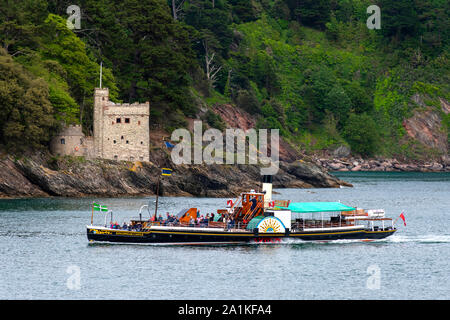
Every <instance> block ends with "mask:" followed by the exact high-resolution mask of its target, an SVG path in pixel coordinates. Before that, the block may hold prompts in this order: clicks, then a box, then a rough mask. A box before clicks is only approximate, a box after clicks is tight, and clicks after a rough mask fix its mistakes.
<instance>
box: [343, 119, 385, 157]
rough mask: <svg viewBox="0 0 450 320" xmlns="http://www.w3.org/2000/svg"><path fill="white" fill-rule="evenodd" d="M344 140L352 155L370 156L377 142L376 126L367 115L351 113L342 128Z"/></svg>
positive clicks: (375, 148) (374, 150)
mask: <svg viewBox="0 0 450 320" xmlns="http://www.w3.org/2000/svg"><path fill="white" fill-rule="evenodd" d="M344 138H345V139H346V141H347V142H348V143H349V144H350V147H351V149H352V151H353V152H354V153H357V154H360V155H362V156H372V155H373V154H374V153H375V152H376V150H377V143H378V141H379V134H378V131H377V125H376V123H375V121H374V120H373V118H372V117H371V116H369V115H368V114H367V113H362V114H354V113H351V114H350V116H349V118H348V120H347V124H346V125H345V128H344Z"/></svg>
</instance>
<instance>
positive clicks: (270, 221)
mask: <svg viewBox="0 0 450 320" xmlns="http://www.w3.org/2000/svg"><path fill="white" fill-rule="evenodd" d="M258 232H261V233H268V232H274V233H278V232H285V227H284V225H283V223H282V222H281V221H280V220H279V219H277V218H275V217H266V218H264V219H263V220H261V222H260V223H259V224H258Z"/></svg>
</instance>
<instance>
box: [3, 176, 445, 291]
mask: <svg viewBox="0 0 450 320" xmlns="http://www.w3.org/2000/svg"><path fill="white" fill-rule="evenodd" d="M339 177H341V178H343V179H344V180H347V181H349V182H351V183H353V184H354V188H341V189H308V190H305V189H302V190H299V189H279V190H276V191H277V192H279V193H280V194H276V195H275V196H274V198H276V199H291V200H293V201H341V202H343V203H346V204H349V205H358V206H359V207H363V208H374V209H377V208H384V209H385V210H386V214H387V215H388V216H390V217H394V218H396V217H397V216H398V215H399V214H400V213H401V212H402V211H404V213H405V216H406V222H407V227H404V226H403V224H402V223H398V226H399V231H398V232H397V234H395V235H394V236H392V237H390V238H387V239H385V240H380V241H376V242H371V243H366V242H354V241H335V242H329V243H316V242H314V243H310V242H301V241H293V242H292V241H291V242H284V243H281V244H251V245H240V246H237V245H222V246H204V245H202V246H165V245H132V244H128V245H124V244H89V243H88V241H87V239H86V234H85V226H86V225H87V224H89V222H90V216H91V212H90V204H91V203H92V200H94V199H20V200H0V244H1V246H0V299H449V298H450V271H449V261H450V230H449V227H450V226H449V222H450V219H449V218H450V216H449V215H450V174H448V173H438V174H434V173H426V174H423V173H342V174H339ZM96 200H98V201H99V202H100V203H102V204H105V205H108V207H109V208H110V209H113V210H114V220H117V221H118V222H119V223H122V222H123V220H124V219H128V218H130V217H136V216H137V212H138V210H139V207H140V206H141V205H142V204H146V203H148V202H149V200H151V201H153V199H152V198H127V199H96ZM160 200H161V201H160V209H161V211H160V212H161V213H165V212H167V211H170V212H173V213H176V212H178V211H179V210H180V209H182V208H184V207H191V206H192V207H198V208H199V209H200V210H201V211H202V212H203V213H207V212H212V211H213V210H214V209H216V208H218V207H224V206H225V204H226V199H212V198H202V199H196V198H176V197H170V198H160ZM147 214H148V213H147ZM144 217H145V215H144ZM103 221H104V216H103V215H96V218H95V222H97V223H99V224H101V223H103ZM374 270H375V271H374Z"/></svg>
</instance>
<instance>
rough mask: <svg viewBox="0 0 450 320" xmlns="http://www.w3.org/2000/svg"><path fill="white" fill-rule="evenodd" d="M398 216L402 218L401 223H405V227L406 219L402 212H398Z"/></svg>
mask: <svg viewBox="0 0 450 320" xmlns="http://www.w3.org/2000/svg"><path fill="white" fill-rule="evenodd" d="M400 218H402V220H403V224H404V225H405V227H406V220H405V216H404V215H403V212H402V213H400Z"/></svg>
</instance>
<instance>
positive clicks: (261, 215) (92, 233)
mask: <svg viewBox="0 0 450 320" xmlns="http://www.w3.org/2000/svg"><path fill="white" fill-rule="evenodd" d="M146 206H147V205H144V206H142V207H141V209H140V211H139V218H138V219H132V220H130V221H129V222H128V223H127V224H125V225H124V226H123V227H121V226H108V225H107V224H106V217H107V215H108V214H109V211H108V212H106V214H105V224H104V225H102V226H94V225H93V220H92V219H91V225H88V226H87V238H88V239H89V240H90V241H106V242H122V243H172V244H208V243H209V244H213V243H215V244H218V243H249V242H280V241H282V240H283V239H301V240H307V241H308V240H319V241H329V240H339V239H359V240H367V241H370V240H375V239H381V238H385V237H388V236H390V235H392V234H393V233H394V232H396V230H397V229H396V227H395V221H393V220H392V219H391V218H386V217H385V213H384V210H381V209H379V210H364V209H359V208H355V207H351V206H347V205H344V204H342V203H340V202H291V201H289V200H272V177H271V176H264V181H263V185H262V190H261V191H260V192H257V191H254V190H251V191H250V192H244V193H242V194H241V195H240V196H239V197H238V198H237V199H236V200H235V201H231V200H230V201H228V202H227V207H226V208H224V209H218V210H217V213H215V214H214V219H212V218H210V219H208V220H207V221H205V220H203V221H201V222H200V223H197V220H198V219H197V218H198V213H199V210H198V209H197V208H187V209H183V210H181V211H180V212H179V213H178V214H177V215H176V219H173V220H165V221H157V219H156V217H157V210H156V209H155V214H154V215H150V214H149V215H150V217H149V219H143V218H142V211H143V209H144V208H145V207H146ZM147 207H148V206H147ZM111 215H112V214H111ZM111 221H112V217H111Z"/></svg>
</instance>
